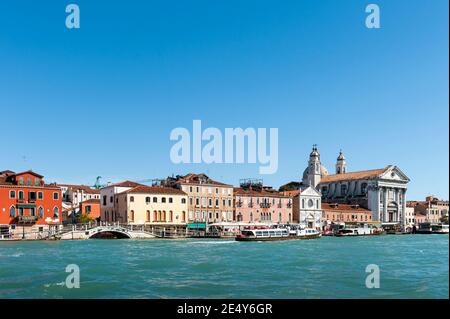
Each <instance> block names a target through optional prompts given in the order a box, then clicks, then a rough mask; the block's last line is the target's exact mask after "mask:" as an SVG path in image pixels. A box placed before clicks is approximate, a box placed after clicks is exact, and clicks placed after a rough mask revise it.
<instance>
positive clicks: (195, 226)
mask: <svg viewBox="0 0 450 319" xmlns="http://www.w3.org/2000/svg"><path fill="white" fill-rule="evenodd" d="M187 228H188V229H202V228H206V223H192V224H187Z"/></svg>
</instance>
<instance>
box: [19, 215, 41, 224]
mask: <svg viewBox="0 0 450 319" xmlns="http://www.w3.org/2000/svg"><path fill="white" fill-rule="evenodd" d="M37 220H38V217H37V216H19V223H35V222H37Z"/></svg>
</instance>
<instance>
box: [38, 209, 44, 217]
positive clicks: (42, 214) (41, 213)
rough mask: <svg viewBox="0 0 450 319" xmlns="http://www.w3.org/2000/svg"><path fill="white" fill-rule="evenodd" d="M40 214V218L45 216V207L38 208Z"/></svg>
mask: <svg viewBox="0 0 450 319" xmlns="http://www.w3.org/2000/svg"><path fill="white" fill-rule="evenodd" d="M38 216H39V218H44V209H43V208H42V207H39V208H38Z"/></svg>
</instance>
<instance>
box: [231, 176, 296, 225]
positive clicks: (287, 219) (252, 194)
mask: <svg viewBox="0 0 450 319" xmlns="http://www.w3.org/2000/svg"><path fill="white" fill-rule="evenodd" d="M233 194H234V195H233V196H234V200H233V202H234V219H235V221H236V222H238V223H263V224H268V225H270V224H291V223H292V222H293V213H292V206H293V203H292V198H291V197H290V196H288V195H284V194H283V193H282V192H278V191H276V190H274V189H272V188H271V187H265V186H263V182H262V180H252V179H246V180H242V181H241V183H240V187H238V188H234V191H233Z"/></svg>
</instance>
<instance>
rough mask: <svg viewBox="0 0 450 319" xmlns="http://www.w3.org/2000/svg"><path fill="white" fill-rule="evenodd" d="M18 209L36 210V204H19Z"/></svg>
mask: <svg viewBox="0 0 450 319" xmlns="http://www.w3.org/2000/svg"><path fill="white" fill-rule="evenodd" d="M17 208H36V204H17Z"/></svg>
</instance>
